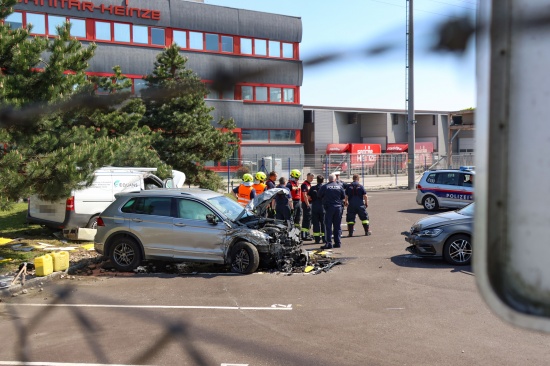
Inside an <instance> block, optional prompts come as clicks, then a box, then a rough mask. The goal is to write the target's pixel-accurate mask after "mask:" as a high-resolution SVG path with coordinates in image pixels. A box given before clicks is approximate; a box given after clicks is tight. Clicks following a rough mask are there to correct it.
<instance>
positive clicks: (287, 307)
mask: <svg viewBox="0 0 550 366" xmlns="http://www.w3.org/2000/svg"><path fill="white" fill-rule="evenodd" d="M6 305H8V304H6ZM9 305H14V306H34V307H59V308H70V307H75V308H121V309H211V310H292V304H288V305H281V304H273V305H271V306H270V307H265V306H264V307H262V306H183V305H179V306H170V305H101V304H9Z"/></svg>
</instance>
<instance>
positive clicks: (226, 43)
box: [222, 36, 233, 53]
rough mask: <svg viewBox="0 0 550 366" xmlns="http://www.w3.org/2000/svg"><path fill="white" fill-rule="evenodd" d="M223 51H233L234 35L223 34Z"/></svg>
mask: <svg viewBox="0 0 550 366" xmlns="http://www.w3.org/2000/svg"><path fill="white" fill-rule="evenodd" d="M222 52H230V53H233V37H229V36H222Z"/></svg>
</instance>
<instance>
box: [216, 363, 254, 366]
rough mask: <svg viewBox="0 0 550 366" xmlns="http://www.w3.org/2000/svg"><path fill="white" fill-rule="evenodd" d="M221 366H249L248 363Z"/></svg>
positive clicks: (223, 364)
mask: <svg viewBox="0 0 550 366" xmlns="http://www.w3.org/2000/svg"><path fill="white" fill-rule="evenodd" d="M220 366H248V364H247V363H222V364H221V365H220Z"/></svg>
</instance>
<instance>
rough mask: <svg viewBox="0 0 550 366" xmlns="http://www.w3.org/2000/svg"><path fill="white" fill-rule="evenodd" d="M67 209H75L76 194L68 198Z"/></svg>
mask: <svg viewBox="0 0 550 366" xmlns="http://www.w3.org/2000/svg"><path fill="white" fill-rule="evenodd" d="M65 210H67V211H74V196H71V197H69V198H67V203H66V204H65Z"/></svg>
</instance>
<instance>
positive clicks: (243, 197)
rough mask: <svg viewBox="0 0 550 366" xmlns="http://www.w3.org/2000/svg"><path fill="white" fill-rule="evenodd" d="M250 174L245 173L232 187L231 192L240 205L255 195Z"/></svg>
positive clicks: (245, 203) (244, 204)
mask: <svg viewBox="0 0 550 366" xmlns="http://www.w3.org/2000/svg"><path fill="white" fill-rule="evenodd" d="M253 180H254V178H252V174H249V173H246V174H244V175H243V181H242V183H241V184H239V186H238V187H235V188H233V193H234V194H235V197H236V198H237V201H238V202H239V204H240V205H241V206H243V207H244V206H246V205H247V204H248V202H250V201H252V200H253V199H254V197H256V191H255V190H254V187H252V181H253Z"/></svg>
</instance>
